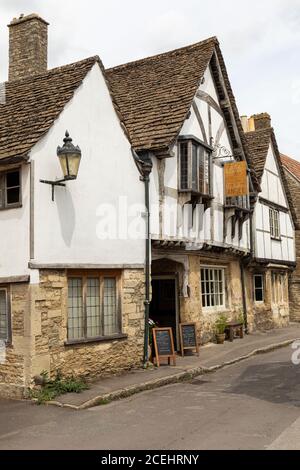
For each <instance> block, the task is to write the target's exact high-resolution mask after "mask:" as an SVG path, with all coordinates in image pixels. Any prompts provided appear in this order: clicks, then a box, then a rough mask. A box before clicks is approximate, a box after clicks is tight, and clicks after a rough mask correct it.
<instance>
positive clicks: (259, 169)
mask: <svg viewBox="0 0 300 470" xmlns="http://www.w3.org/2000/svg"><path fill="white" fill-rule="evenodd" d="M271 135H272V128H271V127H269V128H267V129H260V130H257V131H252V132H247V133H246V134H245V137H246V140H247V143H248V149H249V152H250V156H251V157H250V158H251V159H252V164H253V167H254V170H255V173H256V177H257V179H258V181H259V184H261V180H262V176H263V172H264V168H265V164H266V160H267V155H268V151H269V147H270V143H271Z"/></svg>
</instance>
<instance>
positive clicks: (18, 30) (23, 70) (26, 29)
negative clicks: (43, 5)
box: [8, 13, 48, 81]
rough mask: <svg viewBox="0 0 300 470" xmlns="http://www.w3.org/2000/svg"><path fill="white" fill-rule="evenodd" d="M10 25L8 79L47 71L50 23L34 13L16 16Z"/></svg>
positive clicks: (11, 79)
mask: <svg viewBox="0 0 300 470" xmlns="http://www.w3.org/2000/svg"><path fill="white" fill-rule="evenodd" d="M8 27H9V70H8V80H9V81H13V80H19V79H21V78H25V77H28V76H32V75H37V74H40V73H43V72H46V71H47V55H48V23H47V22H46V21H45V20H43V19H42V18H41V17H40V16H39V15H37V14H35V13H33V14H31V15H27V16H24V14H23V13H22V14H21V15H20V17H19V18H14V19H13V20H12V21H11V23H10V24H9V25H8Z"/></svg>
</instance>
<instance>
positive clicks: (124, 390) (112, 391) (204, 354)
mask: <svg viewBox="0 0 300 470" xmlns="http://www.w3.org/2000/svg"><path fill="white" fill-rule="evenodd" d="M296 338H300V324H299V323H295V324H291V326H289V327H288V328H282V329H277V330H271V331H268V332H265V333H263V332H256V333H254V334H251V335H247V336H245V337H244V339H243V340H240V339H236V340H235V341H234V342H233V343H230V342H228V341H226V342H225V344H224V345H217V344H212V343H210V344H208V345H206V346H204V347H202V348H200V356H199V357H198V356H197V355H190V356H186V357H184V358H182V357H181V356H178V357H177V359H176V361H177V362H176V366H175V367H174V366H171V367H168V366H164V365H162V367H160V368H154V369H152V370H142V369H140V370H136V371H132V372H129V373H128V372H127V373H125V374H122V375H119V376H115V377H110V378H106V379H103V378H102V379H101V380H99V381H96V382H95V383H93V384H92V385H91V387H90V389H89V390H86V391H84V392H83V393H80V394H76V393H73V394H66V395H63V396H61V397H59V398H58V399H57V401H58V403H59V404H61V405H67V406H73V407H89V406H90V405H91V404H92V405H94V404H95V403H97V404H99V403H101V402H102V401H103V400H107V398H109V400H111V397H112V396H114V397H119V396H124V395H125V396H129V395H130V394H132V393H136V392H138V391H141V390H146V389H151V388H155V387H157V386H161V384H163V385H165V383H175V382H178V381H179V380H182V376H183V375H186V373H189V374H191V375H192V376H194V375H197V374H199V373H201V372H202V371H205V370H206V371H207V369H209V368H216V367H222V366H223V365H224V364H226V363H228V362H235V361H239V360H241V359H243V358H244V357H245V356H247V355H249V354H250V355H251V354H253V353H256V352H257V351H258V350H260V349H261V348H262V349H264V348H267V349H268V348H271V347H272V345H278V344H282V343H284V342H286V341H292V340H293V339H296ZM177 378H179V380H177Z"/></svg>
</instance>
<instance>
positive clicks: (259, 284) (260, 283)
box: [254, 276, 263, 289]
mask: <svg viewBox="0 0 300 470" xmlns="http://www.w3.org/2000/svg"><path fill="white" fill-rule="evenodd" d="M254 281H255V289H259V288H262V286H263V278H262V276H254Z"/></svg>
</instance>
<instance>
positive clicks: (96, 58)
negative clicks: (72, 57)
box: [2, 55, 102, 85]
mask: <svg viewBox="0 0 300 470" xmlns="http://www.w3.org/2000/svg"><path fill="white" fill-rule="evenodd" d="M88 62H91V64H93V63H96V62H98V63H99V64H102V62H101V59H100V57H99V56H98V55H94V56H90V57H86V58H85V59H81V60H77V61H76V62H71V63H70V64H65V65H59V66H57V67H53V68H52V69H48V70H46V72H42V73H38V74H35V75H28V76H27V77H23V78H19V79H17V80H7V81H5V82H2V83H5V84H9V85H10V84H13V85H15V84H19V83H22V82H24V83H26V82H27V81H31V80H33V79H36V78H42V77H45V76H47V75H51V74H52V73H56V72H58V71H60V70H62V71H63V70H65V69H67V68H71V67H75V66H79V65H83V64H85V63H88Z"/></svg>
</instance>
